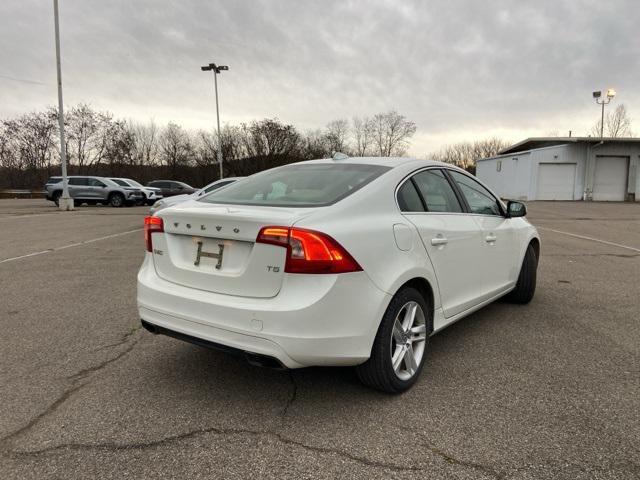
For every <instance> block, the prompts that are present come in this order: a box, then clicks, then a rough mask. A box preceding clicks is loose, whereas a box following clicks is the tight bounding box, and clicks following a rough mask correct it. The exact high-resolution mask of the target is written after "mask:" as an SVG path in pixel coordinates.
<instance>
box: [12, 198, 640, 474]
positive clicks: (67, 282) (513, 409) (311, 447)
mask: <svg viewBox="0 0 640 480" xmlns="http://www.w3.org/2000/svg"><path fill="white" fill-rule="evenodd" d="M146 211H147V209H146V208H143V207H134V208H121V209H113V208H108V207H80V208H79V209H78V210H77V211H75V212H58V211H57V210H56V209H55V208H54V207H52V206H51V205H50V204H48V203H47V202H45V201H44V200H0V326H1V328H2V333H1V335H0V351H1V352H2V354H1V361H0V399H1V401H0V438H1V440H0V478H3V479H13V478H20V479H27V478H36V479H42V478H65V479H66V478H88V477H93V478H114V479H116V478H117V479H121V478H124V477H131V478H142V477H145V478H154V477H155V478H239V479H240V478H248V477H251V478H291V479H299V478H327V479H330V478H363V479H370V478H412V479H413V478H429V479H449V478H456V479H463V478H487V479H496V478H497V479H502V478H509V479H533V478H536V479H537V478H566V479H583V478H584V479H594V478H597V479H629V478H640V362H639V360H640V204H620V203H612V204H595V203H592V204H589V203H581V202H577V203H569V202H567V203H564V202H563V203H550V202H538V203H530V204H529V212H530V214H529V219H530V220H531V221H532V223H534V224H535V225H536V226H538V227H540V233H541V236H542V242H543V245H542V252H543V254H542V258H541V261H540V268H539V273H538V290H537V294H536V297H535V298H534V300H533V302H532V303H531V304H529V305H527V306H514V305H510V304H506V303H496V304H493V305H490V306H488V307H487V308H485V309H483V310H481V311H479V312H477V313H476V314H474V315H472V316H471V317H469V318H467V319H465V320H462V321H460V322H458V323H457V324H455V325H453V326H451V327H450V328H448V329H446V330H445V331H443V332H442V333H440V334H438V335H436V336H434V337H433V338H432V339H431V344H430V346H431V348H430V350H429V352H428V357H427V365H426V367H425V370H424V372H423V375H422V378H421V379H420V380H419V381H418V383H417V384H416V386H415V387H414V388H413V389H412V390H410V391H409V392H407V393H405V394H404V395H401V396H389V395H384V394H381V393H378V392H375V391H372V390H369V389H367V388H365V387H363V386H361V385H360V383H359V382H358V380H357V378H356V377H355V374H354V373H353V371H352V370H351V369H329V368H324V369H305V370H297V371H284V372H283V371H273V370H266V369H260V368H256V367H252V366H250V365H248V364H246V363H245V362H244V361H242V360H241V359H238V358H235V357H230V356H226V355H225V354H222V353H219V352H215V351H209V350H205V349H202V348H199V347H196V346H193V345H190V344H186V343H182V342H179V341H176V340H173V339H170V338H165V337H160V336H153V335H151V334H149V333H147V332H145V331H144V330H142V329H140V322H139V320H138V318H137V316H136V307H135V277H136V273H137V270H138V267H139V265H140V263H141V261H142V257H143V251H144V246H143V241H142V232H141V224H142V218H143V216H144V215H145V213H146Z"/></svg>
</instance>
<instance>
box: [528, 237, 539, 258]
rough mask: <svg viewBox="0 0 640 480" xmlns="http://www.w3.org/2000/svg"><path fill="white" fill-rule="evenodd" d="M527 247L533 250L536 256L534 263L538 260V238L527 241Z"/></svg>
mask: <svg viewBox="0 0 640 480" xmlns="http://www.w3.org/2000/svg"><path fill="white" fill-rule="evenodd" d="M529 245H531V247H532V248H533V251H534V253H535V254H536V262H537V261H539V260H540V239H539V238H538V237H533V238H532V239H531V240H529Z"/></svg>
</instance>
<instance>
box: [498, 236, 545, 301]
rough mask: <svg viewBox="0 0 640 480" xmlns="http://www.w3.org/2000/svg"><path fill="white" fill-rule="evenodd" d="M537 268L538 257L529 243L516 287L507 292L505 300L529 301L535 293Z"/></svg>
mask: <svg viewBox="0 0 640 480" xmlns="http://www.w3.org/2000/svg"><path fill="white" fill-rule="evenodd" d="M537 269H538V258H537V257H536V252H535V250H534V249H533V246H531V244H529V246H528V247H527V251H526V253H525V254H524V260H523V261H522V267H521V268H520V275H519V276H518V282H517V283H516V287H515V288H514V289H513V290H511V292H509V293H508V294H507V296H506V297H505V300H506V301H508V302H511V303H520V304H526V303H529V302H530V301H531V299H532V298H533V295H534V294H535V293H536V278H537Z"/></svg>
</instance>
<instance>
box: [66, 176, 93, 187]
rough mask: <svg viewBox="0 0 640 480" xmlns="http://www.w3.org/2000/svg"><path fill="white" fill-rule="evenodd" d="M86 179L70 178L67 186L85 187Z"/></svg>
mask: <svg viewBox="0 0 640 480" xmlns="http://www.w3.org/2000/svg"><path fill="white" fill-rule="evenodd" d="M88 183H89V182H88V179H87V178H85V177H79V178H70V179H69V185H79V186H85V187H86V186H87V185H88Z"/></svg>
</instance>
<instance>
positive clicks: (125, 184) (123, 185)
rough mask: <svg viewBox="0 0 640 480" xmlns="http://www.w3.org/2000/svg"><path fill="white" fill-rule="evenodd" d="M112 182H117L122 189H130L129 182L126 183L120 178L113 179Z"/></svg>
mask: <svg viewBox="0 0 640 480" xmlns="http://www.w3.org/2000/svg"><path fill="white" fill-rule="evenodd" d="M110 180H113V181H114V182H116V183H117V184H118V185H120V186H121V187H128V186H129V184H128V183H127V182H125V181H124V180H120V179H119V178H111V179H110Z"/></svg>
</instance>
